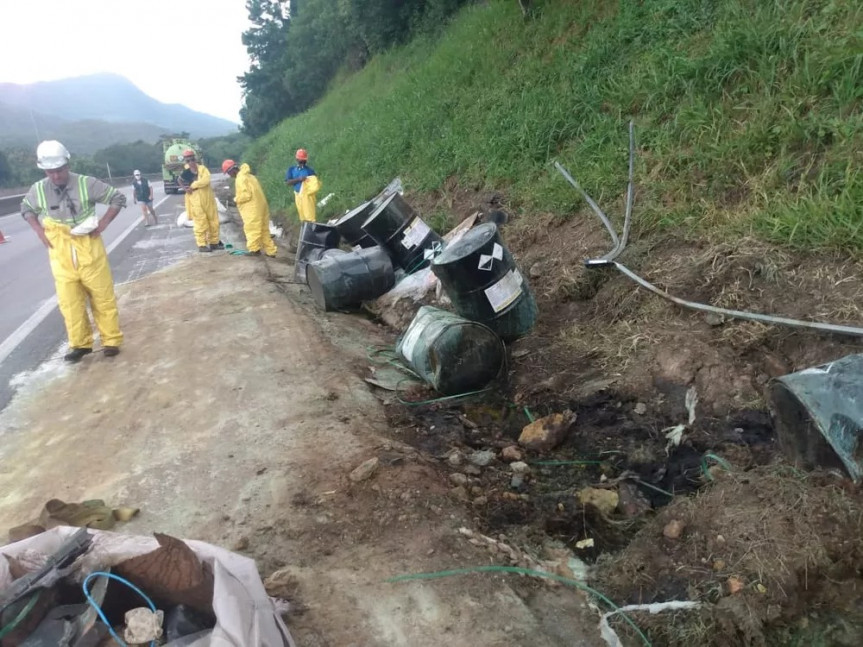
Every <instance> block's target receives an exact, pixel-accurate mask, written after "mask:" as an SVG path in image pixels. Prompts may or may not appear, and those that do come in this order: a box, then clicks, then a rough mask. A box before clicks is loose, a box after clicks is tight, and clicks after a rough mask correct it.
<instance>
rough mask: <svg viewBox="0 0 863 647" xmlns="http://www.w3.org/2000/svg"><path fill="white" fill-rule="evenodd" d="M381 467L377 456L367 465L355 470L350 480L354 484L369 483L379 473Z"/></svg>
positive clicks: (363, 464) (368, 461)
mask: <svg viewBox="0 0 863 647" xmlns="http://www.w3.org/2000/svg"><path fill="white" fill-rule="evenodd" d="M379 465H380V461H379V460H378V457H377V456H375V457H374V458H370V459H369V460H367V461H366V462H365V463H362V464H361V465H360V466H359V467H357V468H356V469H354V471H353V472H351V473H350V477H349V478H350V479H351V480H352V481H353V482H354V483H359V482H361V481H367V480H368V479H370V478H371V477H372V475H373V474H374V473H375V472H376V471H377V469H378V466H379Z"/></svg>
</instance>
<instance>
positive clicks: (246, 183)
mask: <svg viewBox="0 0 863 647" xmlns="http://www.w3.org/2000/svg"><path fill="white" fill-rule="evenodd" d="M234 182H235V184H234V191H235V193H236V195H235V196H234V202H236V203H237V209H239V211H240V217H241V218H242V219H243V232H244V233H245V234H246V249H248V250H249V251H250V252H258V251H260V250H261V247H262V246H263V248H264V253H265V254H266V255H267V256H275V255H276V244H275V243H274V242H273V238H272V236H270V205H269V204H267V196H266V195H264V190H263V189H262V188H261V183H260V182H258V178H256V177H255V176H254V175H252V170H251V169H250V168H249V165H248V164H243V165H241V166H240V172H239V173H237V177H236V179H235V181H234Z"/></svg>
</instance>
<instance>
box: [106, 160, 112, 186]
mask: <svg viewBox="0 0 863 647" xmlns="http://www.w3.org/2000/svg"><path fill="white" fill-rule="evenodd" d="M105 166H106V167H108V182H111V181H112V180H113V178H112V177H111V165H110V164H108V162H105Z"/></svg>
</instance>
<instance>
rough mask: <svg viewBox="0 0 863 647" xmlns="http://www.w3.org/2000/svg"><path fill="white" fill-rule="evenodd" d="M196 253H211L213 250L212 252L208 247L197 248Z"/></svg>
mask: <svg viewBox="0 0 863 647" xmlns="http://www.w3.org/2000/svg"><path fill="white" fill-rule="evenodd" d="M198 251H199V252H212V251H213V250H212V248H210V246H209V245H204V246H202V247H199V248H198Z"/></svg>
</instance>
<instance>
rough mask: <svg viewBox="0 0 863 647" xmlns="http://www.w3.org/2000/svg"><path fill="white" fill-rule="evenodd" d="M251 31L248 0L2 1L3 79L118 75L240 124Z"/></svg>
mask: <svg viewBox="0 0 863 647" xmlns="http://www.w3.org/2000/svg"><path fill="white" fill-rule="evenodd" d="M248 28H249V21H248V13H247V12H246V3H245V0H196V1H195V2H183V1H182V0H180V1H178V0H140V1H139V2H129V1H128V0H0V61H2V63H0V81H4V82H11V83H33V82H35V81H53V80H55V79H63V78H68V77H73V76H82V75H85V74H93V73H95V72H114V73H115V74H120V75H122V76H125V77H126V78H127V79H129V80H130V81H132V83H134V84H135V85H137V86H138V87H139V88H141V90H143V91H144V92H146V93H147V94H149V95H150V96H151V97H153V98H154V99H158V100H159V101H162V102H164V103H181V104H183V105H186V106H188V107H189V108H192V109H194V110H199V111H201V112H206V113H208V114H211V115H216V116H217V117H222V118H224V119H230V120H231V121H234V122H237V123H239V121H240V117H239V111H240V105H241V103H242V94H241V91H240V86H239V84H238V83H237V80H236V77H237V76H239V75H241V74H242V73H243V72H245V71H246V70H247V69H248V67H249V57H248V54H247V53H246V49H245V47H243V44H242V42H241V40H240V38H241V36H242V33H243V32H244V31H246V30H247V29H248ZM180 69H185V70H187V73H186V74H187V75H184V76H180V74H181V73H180V72H179V71H178V70H180Z"/></svg>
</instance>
